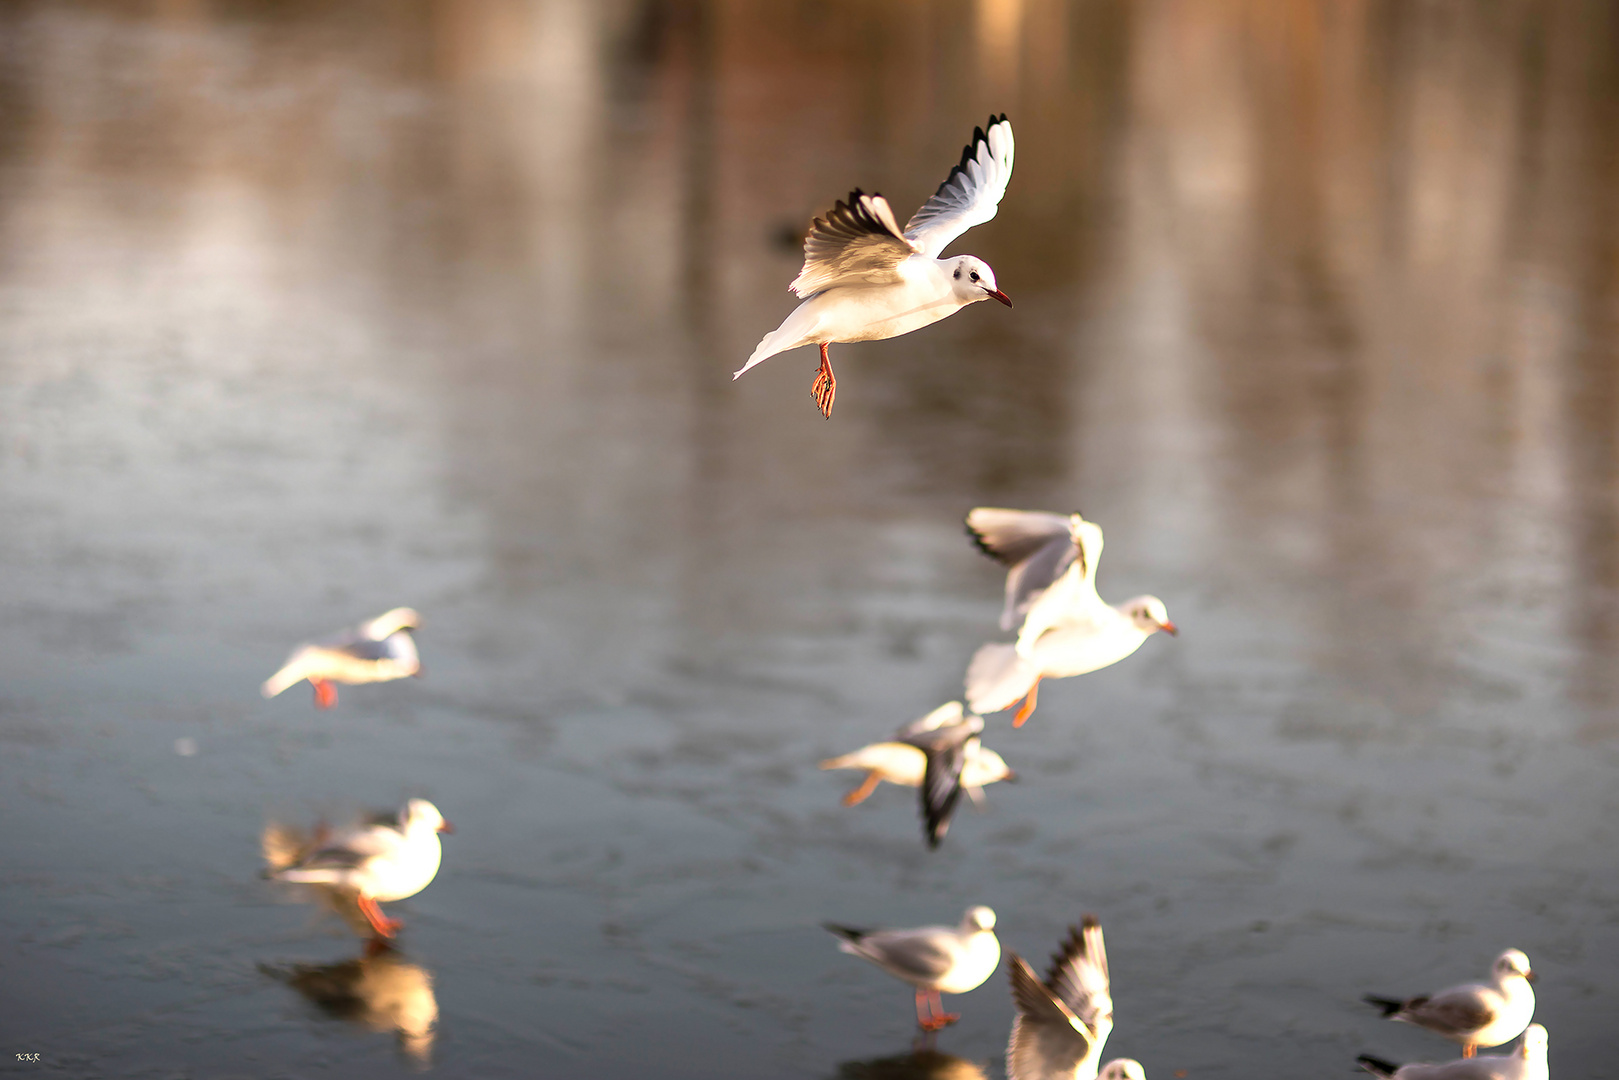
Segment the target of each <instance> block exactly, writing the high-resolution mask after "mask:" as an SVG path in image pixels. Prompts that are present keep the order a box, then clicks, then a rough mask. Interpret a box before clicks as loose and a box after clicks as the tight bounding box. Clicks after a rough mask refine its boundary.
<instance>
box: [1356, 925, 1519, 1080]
mask: <svg viewBox="0 0 1619 1080" xmlns="http://www.w3.org/2000/svg"><path fill="white" fill-rule="evenodd" d="M1534 981H1535V973H1534V971H1533V970H1532V969H1531V968H1530V967H1529V957H1527V956H1525V955H1524V954H1523V953H1521V952H1519V951H1518V950H1517V949H1508V950H1507V951H1506V952H1504V953H1502V954H1501V955H1500V956H1498V957H1496V958H1495V963H1494V964H1493V965H1491V967H1490V981H1489V982H1478V983H1464V984H1463V985H1461V986H1452V987H1451V988H1450V989H1448V990H1441V991H1439V992H1438V993H1437V994H1424V995H1422V996H1420V997H1414V998H1407V999H1406V1000H1405V1001H1396V1000H1394V999H1393V998H1383V997H1376V996H1373V995H1371V994H1367V995H1366V997H1365V1000H1366V1001H1367V1002H1369V1003H1370V1004H1372V1005H1376V1006H1377V1007H1378V1008H1380V1009H1382V1010H1383V1015H1384V1016H1385V1017H1387V1018H1388V1019H1390V1020H1404V1021H1405V1022H1406V1023H1408V1024H1415V1025H1416V1026H1417V1027H1420V1028H1427V1029H1428V1030H1429V1031H1432V1032H1434V1033H1436V1034H1439V1035H1443V1036H1444V1037H1445V1038H1447V1039H1449V1040H1450V1041H1451V1042H1456V1043H1461V1044H1462V1057H1464V1058H1470V1057H1472V1056H1473V1053H1474V1051H1476V1050H1477V1049H1478V1048H1479V1047H1481V1046H1500V1045H1501V1044H1502V1043H1504V1042H1507V1041H1508V1040H1511V1039H1515V1038H1517V1037H1518V1035H1519V1034H1520V1033H1521V1032H1522V1031H1523V1030H1524V1028H1526V1027H1528V1026H1529V1021H1531V1020H1533V1019H1534V1018H1535V990H1534V987H1532V986H1530V985H1529V984H1530V983H1532V982H1534ZM1545 1055H1546V1050H1545V1032H1544V1030H1543V1031H1542V1032H1541V1060H1542V1062H1544V1061H1545ZM1422 1067H1423V1068H1427V1067H1428V1066H1422ZM1542 1068H1543V1069H1544V1066H1542ZM1424 1075H1426V1074H1424ZM1458 1075H1461V1074H1458ZM1468 1075H1471V1074H1468Z"/></svg>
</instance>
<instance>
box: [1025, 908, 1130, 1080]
mask: <svg viewBox="0 0 1619 1080" xmlns="http://www.w3.org/2000/svg"><path fill="white" fill-rule="evenodd" d="M1009 966H1010V970H1011V973H1012V1000H1013V1002H1014V1003H1015V1004H1016V1005H1017V1011H1018V1014H1017V1018H1016V1019H1015V1020H1013V1021H1012V1038H1011V1039H1010V1041H1008V1043H1007V1044H1006V1076H1007V1080H1097V1065H1098V1063H1099V1062H1100V1061H1101V1060H1102V1047H1104V1046H1106V1045H1107V1037H1108V1035H1109V1034H1110V1033H1111V1032H1112V1031H1113V995H1112V982H1111V980H1110V978H1109V976H1108V970H1107V948H1106V946H1105V945H1104V943H1103V941H1102V926H1101V924H1100V923H1098V922H1097V921H1096V916H1094V915H1086V916H1085V918H1084V921H1083V922H1082V924H1081V925H1080V926H1075V927H1070V928H1069V931H1068V939H1067V940H1066V941H1064V942H1063V944H1062V949H1061V950H1060V951H1058V952H1057V953H1056V954H1055V955H1053V956H1052V958H1051V969H1050V971H1049V973H1048V974H1047V975H1046V978H1045V981H1044V982H1042V981H1041V980H1040V978H1039V977H1038V976H1036V975H1035V973H1034V969H1033V968H1031V967H1030V966H1029V965H1028V964H1027V963H1026V962H1025V961H1024V959H1023V958H1022V957H1021V956H1019V955H1018V954H1017V953H1012V954H1011V956H1010V965H1009ZM1101 1078H1102V1080H1146V1075H1145V1073H1144V1072H1143V1071H1142V1068H1141V1063H1140V1062H1138V1061H1136V1060H1134V1059H1133V1058H1115V1059H1113V1060H1112V1061H1110V1062H1108V1063H1107V1067H1106V1068H1105V1069H1103V1070H1102V1072H1101Z"/></svg>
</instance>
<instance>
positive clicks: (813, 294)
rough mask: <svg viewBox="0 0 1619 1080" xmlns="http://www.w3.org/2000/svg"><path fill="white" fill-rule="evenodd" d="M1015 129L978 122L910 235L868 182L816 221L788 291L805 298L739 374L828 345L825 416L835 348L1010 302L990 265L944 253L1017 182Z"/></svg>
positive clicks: (820, 376) (819, 389) (832, 391)
mask: <svg viewBox="0 0 1619 1080" xmlns="http://www.w3.org/2000/svg"><path fill="white" fill-rule="evenodd" d="M1012 150H1013V147H1012V125H1011V124H1010V123H1008V122H1007V119H1006V116H1005V114H1002V115H1001V116H999V117H994V116H991V117H990V118H989V124H988V126H987V128H974V129H973V139H972V142H970V143H968V144H967V147H966V149H964V150H963V151H962V152H961V164H959V165H957V166H956V167H955V168H954V169H952V170H950V175H949V177H947V178H946V179H945V182H944V183H942V184H940V185H939V190H938V191H936V192H934V193H933V197H932V198H930V199H928V201H927V202H925V203H923V204H922V208H921V209H920V210H918V211H917V212H916V213H915V214H914V215H912V217H911V220H910V221H908V222H906V223H905V228H904V230H903V231H901V229H900V227H899V226H898V225H897V224H896V223H895V220H894V211H893V209H892V208H891V207H890V206H889V205H888V200H887V199H885V198H883V197H882V196H881V195H876V194H873V195H867V194H865V193H864V192H862V191H861V190H860V189H859V188H856V189H855V190H854V191H852V192H850V193H849V201H848V202H842V201H839V202H838V203H837V204H836V205H834V206H833V207H832V209H831V211H830V212H829V213H828V214H827V215H826V217H824V218H819V217H818V218H816V219H815V220H814V222H813V223H811V225H810V230H809V235H808V236H807V237H805V239H804V268H803V269H802V270H800V271H799V274H798V277H796V278H794V279H793V283H792V285H790V286H789V288H790V289H791V290H792V291H793V292H794V293H795V294H797V295H798V296H799V297H801V298H802V299H803V303H801V304H799V305H798V307H796V308H794V309H793V312H792V314H791V315H788V316H787V318H786V320H785V321H784V322H782V324H781V325H780V326H779V327H777V328H776V329H775V330H772V331H771V332H770V333H768V334H766V335H765V336H764V338H763V340H761V341H760V342H759V345H758V347H757V348H755V349H754V350H753V355H752V356H749V357H748V362H747V363H745V364H743V365H742V367H741V368H740V369H738V370H737V372H736V374H734V375H732V376H731V377H732V378H733V379H736V378H740V377H741V375H742V373H743V372H744V371H747V370H748V369H749V368H751V367H753V366H754V365H755V364H758V363H760V362H762V361H764V360H767V359H769V358H770V357H772V356H775V355H776V354H777V353H782V352H786V351H788V350H789V349H796V348H799V347H800V346H803V345H819V346H820V347H821V366H820V369H819V370H818V371H817V372H816V375H815V383H814V385H813V386H812V387H811V393H812V394H814V396H815V404H816V405H817V406H818V407H819V408H820V410H821V415H823V416H826V417H830V416H831V415H832V402H833V400H834V399H835V398H836V397H837V392H838V382H837V378H836V377H835V376H834V375H833V374H832V361H831V360H830V359H829V358H828V356H827V352H826V349H827V346H828V345H830V344H831V343H833V342H834V341H837V342H845V341H880V340H882V339H884V338H891V337H898V336H899V335H901V334H908V333H910V332H911V331H912V330H920V329H921V328H922V327H924V326H928V325H929V324H931V323H936V322H938V321H939V320H940V319H942V318H944V317H945V316H947V315H953V314H955V313H956V312H957V311H958V310H959V309H961V308H964V307H966V306H967V305H968V304H973V303H977V302H978V301H980V300H990V299H994V300H999V301H1000V302H1001V303H1003V304H1005V305H1006V306H1007V307H1011V306H1012V301H1011V299H1010V298H1009V297H1008V296H1007V295H1006V294H1005V293H1004V292H1002V291H1001V290H1000V287H999V286H997V285H996V284H995V272H994V271H993V270H991V269H990V268H989V264H987V263H986V262H984V261H983V260H982V259H979V258H976V257H974V256H972V255H955V256H952V257H950V258H948V259H941V258H939V253H940V252H942V251H943V250H944V249H945V247H946V246H948V245H949V243H950V242H951V241H952V240H954V239H955V238H956V237H958V236H960V235H961V234H962V233H964V232H966V231H967V230H968V229H970V228H972V227H973V226H974V225H982V224H983V223H984V222H986V221H988V220H990V219H991V218H993V217H994V216H995V211H996V210H997V209H998V208H999V206H1000V202H1001V197H1002V196H1003V195H1005V194H1006V184H1007V181H1008V180H1010V179H1011V178H1012Z"/></svg>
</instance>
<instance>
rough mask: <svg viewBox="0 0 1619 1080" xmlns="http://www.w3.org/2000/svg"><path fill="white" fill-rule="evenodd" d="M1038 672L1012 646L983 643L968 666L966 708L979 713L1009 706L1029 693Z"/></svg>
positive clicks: (998, 710)
mask: <svg viewBox="0 0 1619 1080" xmlns="http://www.w3.org/2000/svg"><path fill="white" fill-rule="evenodd" d="M1039 675H1040V671H1039V669H1038V668H1036V667H1035V666H1034V665H1033V664H1031V663H1030V662H1029V661H1027V660H1025V659H1024V658H1023V657H1021V656H1019V655H1018V652H1017V649H1016V648H1015V647H1013V646H1011V645H1004V644H995V643H991V644H988V645H985V646H983V647H982V648H980V649H979V650H978V651H977V652H976V653H974V654H973V658H972V662H971V663H970V664H968V665H967V707H968V708H969V709H971V710H972V711H973V712H975V713H978V714H979V715H981V716H988V715H989V714H990V713H994V712H1000V711H1001V710H1002V709H1009V708H1011V707H1012V706H1013V705H1015V704H1016V703H1017V702H1018V701H1020V700H1021V699H1022V698H1023V697H1024V696H1025V695H1027V694H1028V692H1029V689H1030V688H1031V687H1032V686H1034V683H1035V679H1037V678H1038V677H1039Z"/></svg>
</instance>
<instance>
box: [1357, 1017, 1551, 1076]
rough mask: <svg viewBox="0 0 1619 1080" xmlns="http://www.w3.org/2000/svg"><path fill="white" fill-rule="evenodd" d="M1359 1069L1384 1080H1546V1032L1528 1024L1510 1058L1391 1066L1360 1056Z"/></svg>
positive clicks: (1500, 1056)
mask: <svg viewBox="0 0 1619 1080" xmlns="http://www.w3.org/2000/svg"><path fill="white" fill-rule="evenodd" d="M1360 1067H1361V1068H1363V1069H1365V1070H1366V1071H1367V1072H1369V1073H1371V1074H1372V1075H1373V1076H1381V1077H1383V1078H1384V1080H1547V1077H1549V1076H1550V1075H1551V1073H1550V1072H1549V1071H1548V1070H1547V1068H1546V1029H1545V1028H1543V1027H1541V1026H1540V1025H1539V1024H1530V1025H1529V1026H1528V1027H1527V1028H1525V1029H1524V1033H1523V1044H1522V1045H1521V1046H1519V1047H1518V1049H1516V1050H1514V1051H1513V1052H1512V1053H1510V1054H1480V1055H1479V1056H1477V1057H1471V1058H1465V1057H1464V1058H1459V1059H1458V1060H1456V1061H1447V1062H1445V1063H1444V1064H1442V1065H1395V1064H1393V1063H1392V1062H1388V1061H1384V1060H1383V1059H1382V1058H1374V1057H1372V1056H1371V1055H1370V1054H1362V1055H1361V1056H1360Z"/></svg>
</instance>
